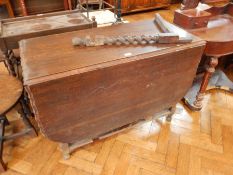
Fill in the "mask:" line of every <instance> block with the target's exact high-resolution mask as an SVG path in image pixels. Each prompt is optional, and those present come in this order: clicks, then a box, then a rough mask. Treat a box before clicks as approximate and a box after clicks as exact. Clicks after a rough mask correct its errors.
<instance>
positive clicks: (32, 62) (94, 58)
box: [20, 20, 204, 84]
mask: <svg viewBox="0 0 233 175" xmlns="http://www.w3.org/2000/svg"><path fill="white" fill-rule="evenodd" d="M170 27H171V28H172V29H173V30H174V32H176V33H178V34H179V35H180V36H186V35H190V34H189V33H187V32H185V31H184V30H182V29H180V28H178V27H176V26H174V25H172V24H170ZM157 32H160V30H159V28H158V26H156V25H155V24H154V22H153V20H149V21H142V22H136V23H130V24H121V25H115V26H110V27H105V28H93V29H86V30H82V31H75V32H69V33H63V34H58V35H51V36H45V37H39V38H32V39H27V40H22V41H21V42H20V55H21V59H22V68H23V77H24V83H25V84H28V83H30V84H33V83H35V82H39V81H46V80H48V79H51V78H52V79H53V78H56V77H62V76H64V75H65V74H66V73H67V72H69V73H71V74H77V73H80V72H84V71H87V70H91V69H92V70H93V69H98V68H100V64H101V66H103V64H105V66H107V65H108V64H112V63H113V62H117V61H123V62H124V61H128V60H129V59H130V60H132V59H140V55H142V54H149V55H150V54H151V56H154V55H155V52H156V54H163V53H168V52H174V51H176V50H179V49H182V48H183V49H184V48H187V47H193V44H194V43H198V42H201V44H202V45H203V42H204V41H203V40H201V39H199V38H196V37H194V40H193V42H192V43H189V44H183V45H181V44H179V45H178V44H155V45H147V46H100V47H74V46H73V45H72V42H71V40H72V38H73V37H84V36H86V35H91V36H92V35H105V36H118V35H127V34H129V35H137V34H138V35H142V34H155V33H157ZM126 58H127V59H126ZM187 59H188V58H187Z"/></svg>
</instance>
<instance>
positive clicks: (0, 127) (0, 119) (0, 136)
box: [0, 115, 7, 173]
mask: <svg viewBox="0 0 233 175" xmlns="http://www.w3.org/2000/svg"><path fill="white" fill-rule="evenodd" d="M5 124H6V117H5V116H2V115H1V116H0V173H1V172H4V171H6V170H7V166H6V164H5V162H4V161H3V143H4V132H5Z"/></svg>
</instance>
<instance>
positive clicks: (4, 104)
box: [0, 74, 23, 114]
mask: <svg viewBox="0 0 233 175" xmlns="http://www.w3.org/2000/svg"><path fill="white" fill-rule="evenodd" d="M22 92H23V85H22V83H21V81H20V80H18V79H17V78H15V77H13V76H10V75H7V74H0V114H4V113H5V112H8V110H9V109H10V108H11V107H13V106H14V104H15V103H16V102H17V101H18V100H19V98H20V96H21V95H22Z"/></svg>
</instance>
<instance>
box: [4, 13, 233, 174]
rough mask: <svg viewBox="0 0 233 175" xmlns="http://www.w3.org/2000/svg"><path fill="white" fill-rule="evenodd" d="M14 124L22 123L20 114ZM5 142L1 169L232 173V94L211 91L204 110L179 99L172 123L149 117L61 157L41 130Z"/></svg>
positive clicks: (13, 171)
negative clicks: (5, 166)
mask: <svg viewBox="0 0 233 175" xmlns="http://www.w3.org/2000/svg"><path fill="white" fill-rule="evenodd" d="M148 14H149V15H148ZM153 14H154V12H153ZM141 15H143V14H141ZM144 15H148V17H149V16H150V15H152V13H147V14H144ZM139 17H140V15H139ZM151 17H153V16H151ZM127 18H128V19H127V20H129V19H130V16H127ZM133 18H135V16H133ZM133 18H132V19H133ZM0 69H1V68H0ZM232 70H233V69H231V70H230V71H229V72H230V74H231V75H232ZM12 115H14V116H15V112H14V111H13V112H12V113H11V114H9V117H10V116H12ZM16 117H17V116H16ZM16 117H15V118H16ZM13 124H14V126H13V129H15V130H17V129H18V128H20V123H19V122H18V121H17V120H16V121H13ZM11 129H12V128H9V130H11ZM5 148H6V149H5V152H4V154H5V158H6V160H7V162H8V168H9V170H8V171H7V172H6V173H3V175H23V174H26V175H97V174H98V175H175V174H176V175H232V174H233V95H232V94H230V93H227V92H224V91H212V92H211V94H207V95H206V97H205V102H204V108H203V110H202V111H201V112H191V111H189V110H188V109H186V108H185V106H184V105H183V104H182V103H179V104H177V110H176V113H175V115H174V116H173V119H172V122H171V123H167V122H165V119H164V118H161V119H159V120H154V119H153V118H152V117H149V119H148V120H147V121H145V122H142V123H139V124H137V125H135V126H134V127H133V128H131V129H129V130H126V131H124V132H122V133H120V134H118V135H115V136H112V137H110V138H107V139H104V140H101V141H96V142H94V143H92V144H89V145H87V146H84V147H82V148H80V149H78V150H77V151H76V152H75V153H73V155H72V157H71V159H69V160H63V159H62V155H61V152H60V151H59V148H58V144H57V143H54V142H52V141H49V140H48V139H46V138H44V137H43V136H41V135H40V136H39V137H37V138H33V139H32V138H29V137H23V138H20V139H18V140H16V141H14V142H8V143H6V145H5Z"/></svg>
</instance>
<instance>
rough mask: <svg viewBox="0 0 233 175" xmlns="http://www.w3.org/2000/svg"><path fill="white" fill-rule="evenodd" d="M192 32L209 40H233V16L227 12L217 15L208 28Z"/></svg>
mask: <svg viewBox="0 0 233 175" xmlns="http://www.w3.org/2000/svg"><path fill="white" fill-rule="evenodd" d="M190 32H191V33H193V34H194V35H197V36H199V37H200V38H202V39H204V40H206V41H207V42H231V41H233V17H232V16H230V15H227V14H225V15H218V16H215V17H214V18H212V19H210V21H209V22H208V26H207V27H206V28H200V29H194V30H190ZM232 50H233V48H232Z"/></svg>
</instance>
